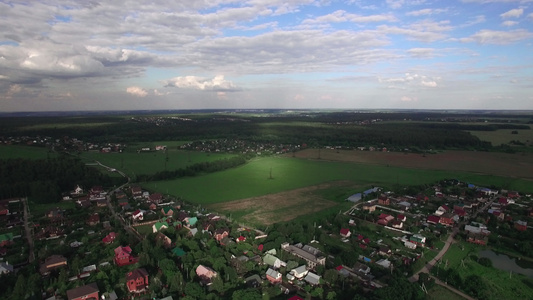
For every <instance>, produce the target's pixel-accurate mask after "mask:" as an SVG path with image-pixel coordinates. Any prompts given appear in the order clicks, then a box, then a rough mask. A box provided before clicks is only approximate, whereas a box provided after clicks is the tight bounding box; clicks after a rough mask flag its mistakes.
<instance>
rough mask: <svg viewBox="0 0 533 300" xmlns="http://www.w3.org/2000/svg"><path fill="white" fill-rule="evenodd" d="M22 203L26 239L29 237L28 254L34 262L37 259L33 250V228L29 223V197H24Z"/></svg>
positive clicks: (29, 259)
mask: <svg viewBox="0 0 533 300" xmlns="http://www.w3.org/2000/svg"><path fill="white" fill-rule="evenodd" d="M22 204H24V230H25V231H26V239H28V245H29V247H30V253H29V255H28V262H29V263H32V262H33V261H34V260H35V253H34V252H33V249H34V245H33V236H32V234H31V229H30V225H29V221H28V218H29V215H30V212H29V211H28V198H23V199H22Z"/></svg>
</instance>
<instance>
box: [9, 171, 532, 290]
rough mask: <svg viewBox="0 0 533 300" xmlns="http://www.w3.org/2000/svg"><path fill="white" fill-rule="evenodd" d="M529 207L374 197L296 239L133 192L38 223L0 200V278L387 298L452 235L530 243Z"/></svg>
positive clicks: (90, 192)
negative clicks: (394, 277) (393, 277)
mask: <svg viewBox="0 0 533 300" xmlns="http://www.w3.org/2000/svg"><path fill="white" fill-rule="evenodd" d="M530 198H531V195H521V194H520V193H518V192H516V191H506V190H497V189H491V188H485V187H477V186H474V185H471V184H468V183H464V182H460V181H457V180H444V181H441V182H439V183H436V184H434V185H433V186H430V187H426V188H425V190H422V189H419V190H416V188H410V189H409V190H405V194H403V195H399V194H397V193H393V192H391V191H384V190H383V189H381V188H378V187H373V188H371V189H369V190H366V191H364V192H361V193H358V194H354V195H352V196H351V197H349V198H348V199H347V201H352V202H354V204H353V206H352V208H351V209H349V210H348V211H346V212H344V213H341V214H338V215H337V216H334V218H333V219H332V220H329V219H328V220H323V221H322V222H319V223H318V224H317V222H314V224H312V225H310V224H307V225H304V226H307V227H306V228H307V231H308V232H307V233H305V231H306V230H305V229H304V230H302V229H303V228H302V225H298V224H297V225H296V226H295V227H293V229H292V230H291V229H290V228H288V227H290V226H294V224H291V225H286V226H287V227H282V226H283V225H279V226H280V227H279V228H272V229H271V230H269V229H268V228H267V229H263V231H261V230H259V229H254V228H250V227H243V226H241V225H239V224H237V223H236V222H232V221H231V220H230V219H229V218H228V217H227V216H224V215H220V214H217V213H216V212H209V211H207V210H206V209H205V208H202V207H200V206H194V205H191V204H187V203H184V202H183V201H180V200H179V199H175V198H173V197H169V196H165V195H162V194H160V193H157V192H150V191H147V190H143V189H142V188H141V187H139V186H136V185H129V184H126V185H124V186H122V187H119V188H114V189H111V190H109V189H104V188H103V187H101V186H93V187H90V188H88V189H85V188H83V187H80V186H77V187H75V188H74V189H73V190H72V191H70V192H69V195H68V196H65V197H64V199H63V203H64V202H73V203H75V205H76V208H75V209H62V208H60V206H58V207H55V208H53V209H49V210H47V211H45V212H42V213H39V212H36V211H31V210H29V209H27V208H26V205H27V203H26V202H25V201H24V200H25V199H6V200H3V201H1V204H0V216H1V219H0V220H1V222H2V223H3V224H2V225H3V227H5V228H9V233H4V234H2V235H0V247H1V248H0V255H2V263H1V265H0V273H2V274H3V275H2V276H4V277H6V276H14V277H16V276H17V273H18V272H19V271H21V270H24V269H27V268H36V271H38V272H39V273H38V276H39V278H35V280H42V286H39V287H38V288H36V289H34V290H33V291H31V290H27V291H25V292H26V293H30V292H33V293H36V294H37V293H40V294H42V295H40V296H42V297H43V298H44V299H69V300H70V299H87V298H89V299H90V298H91V297H95V298H102V299H133V298H139V299H142V298H143V297H151V298H156V299H172V296H174V297H180V298H181V297H184V296H190V297H192V299H194V298H195V297H205V296H206V295H212V297H215V295H216V296H217V297H223V296H224V295H228V293H230V292H233V293H238V292H239V291H254V290H255V291H256V292H257V295H260V296H261V295H262V296H263V297H270V298H276V297H277V298H276V299H278V298H279V299H305V298H317V299H318V298H320V299H322V298H328V299H335V298H336V295H337V294H336V293H339V292H338V291H336V288H335V287H339V286H340V285H342V286H343V289H344V286H345V285H355V286H358V287H360V290H361V291H364V292H369V293H372V291H375V290H377V289H380V288H384V287H386V286H387V283H386V282H387V276H390V274H392V273H393V270H396V269H397V270H400V271H401V272H402V274H404V276H406V277H407V276H411V277H410V279H411V280H412V281H416V279H413V278H415V276H417V274H418V272H419V271H420V270H419V269H418V268H419V266H423V265H424V262H426V261H430V260H431V259H433V258H434V257H435V256H437V255H438V253H439V251H442V248H443V247H444V246H445V243H446V242H444V240H445V239H446V238H447V237H449V235H452V236H455V238H456V239H462V240H465V241H467V242H469V243H473V244H478V245H487V244H488V243H489V241H491V240H493V239H494V238H495V235H496V234H497V235H498V238H507V239H512V237H502V235H504V234H505V231H503V230H504V229H506V230H510V231H514V232H516V233H517V234H518V233H526V232H527V233H528V234H529V232H530V231H531V230H530V229H529V227H528V225H527V224H528V219H529V218H530V217H531V216H533V209H532V206H531V203H530V200H531V199H530ZM30 211H31V212H30ZM494 224H497V225H496V227H494ZM500 225H501V226H500ZM298 226H299V228H298ZM311 226H312V228H309V227H311ZM491 227H494V228H500V229H497V230H498V231H499V232H498V233H494V232H492V231H493V230H492V228H491ZM524 236H525V235H524ZM32 244H33V245H32ZM419 262H420V263H419ZM19 280H21V279H20V277H18V280H17V281H19ZM22 280H24V279H22ZM341 282H342V283H341ZM280 297H281V298H280Z"/></svg>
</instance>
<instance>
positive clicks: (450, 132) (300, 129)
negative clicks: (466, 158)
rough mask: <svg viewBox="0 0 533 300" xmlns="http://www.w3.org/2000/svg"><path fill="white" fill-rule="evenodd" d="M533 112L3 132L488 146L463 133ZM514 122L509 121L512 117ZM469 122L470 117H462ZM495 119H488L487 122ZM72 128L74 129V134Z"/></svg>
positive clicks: (91, 120) (158, 119)
mask: <svg viewBox="0 0 533 300" xmlns="http://www.w3.org/2000/svg"><path fill="white" fill-rule="evenodd" d="M530 120H531V116H528V115H524V116H522V115H498V116H490V117H485V116H483V115H476V114H445V113H406V112H403V113H400V112H393V113H357V112H335V113H325V112H324V113H319V112H311V113H310V112H299V113H292V114H268V115H260V116H258V115H250V114H244V113H243V114H229V113H227V114H197V115H192V114H191V115H160V116H153V115H128V116H87V117H62V118H51V117H41V118H38V117H32V118H2V119H0V125H1V126H2V128H3V136H4V137H7V136H21V135H28V136H51V137H53V138H62V137H65V136H71V137H73V136H74V134H75V137H76V138H78V139H81V140H90V141H92V142H113V143H129V142H139V141H162V140H193V141H194V140H201V139H222V138H224V139H232V138H235V139H236V138H238V139H244V140H250V141H254V142H263V143H266V142H270V143H272V142H273V143H290V144H302V143H306V144H308V145H310V146H346V147H358V146H385V147H398V148H409V147H418V148H423V149H430V148H433V149H435V148H439V149H446V148H462V149H476V150H488V149H490V148H491V145H490V143H487V142H483V141H480V140H479V139H478V138H477V137H475V136H473V135H471V134H470V133H468V132H466V131H467V130H475V131H495V130H498V129H521V130H522V129H529V126H528V125H525V124H527V123H529V122H531V121H530ZM511 121H512V122H513V123H512V124H511V123H510V122H511ZM465 122H466V123H465ZM485 122H490V123H485ZM73 128H75V133H73Z"/></svg>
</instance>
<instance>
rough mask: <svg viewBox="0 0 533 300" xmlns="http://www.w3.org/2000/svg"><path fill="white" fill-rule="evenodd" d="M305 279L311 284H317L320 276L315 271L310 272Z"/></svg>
mask: <svg viewBox="0 0 533 300" xmlns="http://www.w3.org/2000/svg"><path fill="white" fill-rule="evenodd" d="M304 280H305V281H306V282H307V283H309V284H310V285H317V284H319V283H320V276H319V275H317V274H315V273H311V272H308V273H307V276H305V278H304Z"/></svg>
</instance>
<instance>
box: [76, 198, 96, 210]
mask: <svg viewBox="0 0 533 300" xmlns="http://www.w3.org/2000/svg"><path fill="white" fill-rule="evenodd" d="M76 204H77V205H78V206H79V207H81V208H88V207H90V206H91V205H92V204H91V201H90V200H89V199H82V198H80V199H78V200H76Z"/></svg>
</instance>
